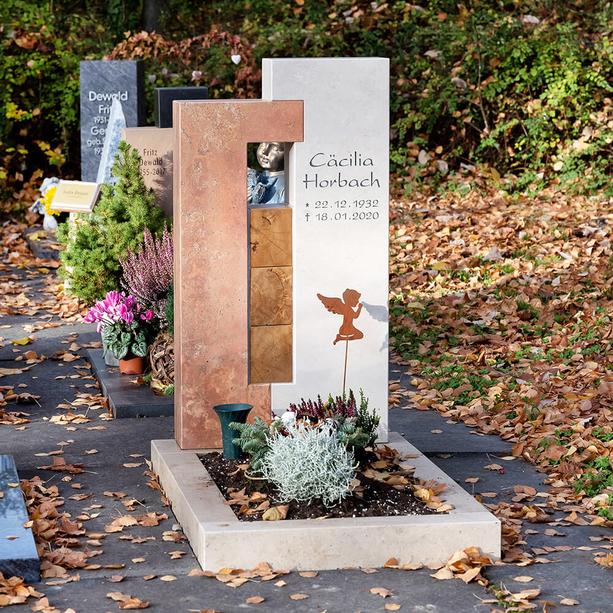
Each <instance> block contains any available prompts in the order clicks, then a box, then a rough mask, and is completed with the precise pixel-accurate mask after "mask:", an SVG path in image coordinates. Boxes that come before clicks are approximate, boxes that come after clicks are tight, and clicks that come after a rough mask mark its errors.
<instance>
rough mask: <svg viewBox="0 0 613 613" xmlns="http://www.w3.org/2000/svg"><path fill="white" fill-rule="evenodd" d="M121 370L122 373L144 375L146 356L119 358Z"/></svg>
mask: <svg viewBox="0 0 613 613" xmlns="http://www.w3.org/2000/svg"><path fill="white" fill-rule="evenodd" d="M119 372H120V373H121V374H122V375H142V374H143V373H144V372H145V358H139V357H137V356H135V357H132V358H125V359H123V360H119Z"/></svg>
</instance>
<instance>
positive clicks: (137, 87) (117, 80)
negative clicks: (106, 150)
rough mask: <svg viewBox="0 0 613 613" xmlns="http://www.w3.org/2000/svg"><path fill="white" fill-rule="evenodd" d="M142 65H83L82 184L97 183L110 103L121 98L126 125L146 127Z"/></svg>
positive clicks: (118, 62)
mask: <svg viewBox="0 0 613 613" xmlns="http://www.w3.org/2000/svg"><path fill="white" fill-rule="evenodd" d="M143 87H144V80H143V65H142V62H140V61H138V60H137V61H132V60H113V61H108V62H106V61H102V60H94V61H86V62H81V180H82V181H95V180H96V175H97V174H98V165H99V164H100V156H101V154H102V147H103V145H104V133H105V130H106V126H107V123H108V120H109V114H110V112H111V102H112V100H113V98H116V97H118V98H119V101H120V102H121V106H122V108H123V113H124V115H125V117H126V125H127V126H128V127H135V126H140V125H143V123H144V119H145V110H144V96H143Z"/></svg>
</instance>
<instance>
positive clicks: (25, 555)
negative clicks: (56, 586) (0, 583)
mask: <svg viewBox="0 0 613 613" xmlns="http://www.w3.org/2000/svg"><path fill="white" fill-rule="evenodd" d="M18 483H19V477H18V475H17V469H16V468H15V462H14V460H13V456H10V455H2V454H0V492H2V496H0V573H3V574H4V576H5V577H12V576H13V575H16V576H19V577H23V578H24V579H25V580H26V581H27V582H28V583H31V582H35V581H39V579H40V577H39V570H40V561H39V559H38V552H37V551H36V544H35V543H34V536H33V534H32V529H31V528H26V527H24V525H26V524H27V522H28V521H29V517H28V511H27V509H26V505H25V500H24V496H23V492H22V491H21V488H19V486H17V487H15V484H18Z"/></svg>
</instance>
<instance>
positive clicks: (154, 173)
mask: <svg viewBox="0 0 613 613" xmlns="http://www.w3.org/2000/svg"><path fill="white" fill-rule="evenodd" d="M122 138H123V140H125V141H126V142H127V143H128V144H130V145H132V147H134V148H135V149H137V150H138V152H139V153H140V156H141V158H142V159H141V166H140V170H141V174H142V176H143V180H144V181H145V185H146V186H147V187H150V188H152V189H153V191H154V192H155V198H156V202H157V204H158V206H160V207H161V208H162V209H163V211H164V213H165V214H166V216H167V217H172V175H173V169H172V146H173V140H174V135H173V131H172V129H171V128H153V127H144V128H125V129H124V131H123V136H122Z"/></svg>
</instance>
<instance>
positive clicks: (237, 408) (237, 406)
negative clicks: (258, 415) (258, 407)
mask: <svg viewBox="0 0 613 613" xmlns="http://www.w3.org/2000/svg"><path fill="white" fill-rule="evenodd" d="M251 409H253V406H252V405H250V404H245V403H241V402H234V403H231V404H218V405H216V406H214V407H213V410H214V411H215V413H217V417H219V423H220V424H221V442H222V447H223V457H224V459H225V460H240V458H241V457H242V455H243V451H242V449H241V448H240V447H239V446H238V445H235V444H234V443H233V442H232V439H234V438H236V437H237V436H238V432H236V431H234V430H231V429H230V424H231V423H232V422H238V423H240V424H244V423H245V422H246V421H247V415H249V411H251Z"/></svg>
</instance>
